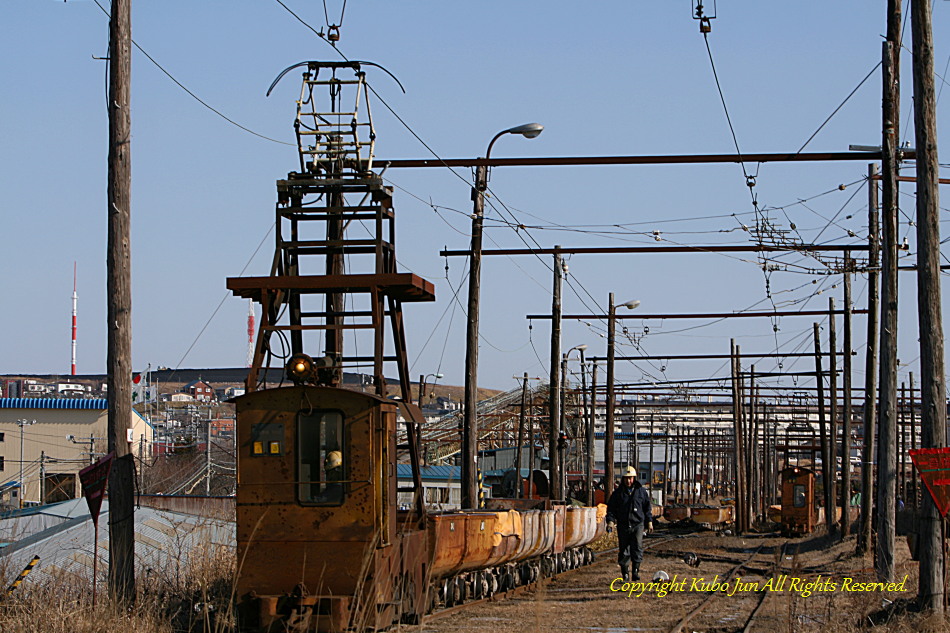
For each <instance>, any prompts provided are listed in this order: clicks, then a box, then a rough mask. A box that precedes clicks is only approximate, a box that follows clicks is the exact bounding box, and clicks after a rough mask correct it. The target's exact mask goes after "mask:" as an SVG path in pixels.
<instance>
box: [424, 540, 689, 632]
mask: <svg viewBox="0 0 950 633" xmlns="http://www.w3.org/2000/svg"><path fill="white" fill-rule="evenodd" d="M689 536H690V535H676V536H662V535H661V536H659V537H657V538H652V539H650V541H649V542H648V543H646V544H645V545H644V547H643V549H644V551H646V550H649V549H651V548H653V547H656V546H658V545H662V544H664V543H668V542H670V541H676V540H680V539H683V538H688V537H689ZM616 552H617V548H616V547H613V548H610V549H606V550H601V551H598V552H595V554H596V558H595V559H594V562H592V563H591V564H589V565H584V566H582V567H578V568H575V569H569V570H567V571H563V572H561V573H559V574H556V575H555V576H550V577H546V578H541V579H539V580H537V581H535V582H531V583H528V584H525V585H521V586H519V587H515V588H513V589H509V590H507V591H499V592H497V593H495V594H493V595H491V596H488V597H485V598H479V599H472V600H467V601H466V602H464V603H462V604H457V605H454V606H451V607H443V608H441V609H438V610H436V611H433V612H432V613H429V614H428V615H426V616H425V619H424V622H425V623H428V622H431V621H433V620H438V619H441V618H444V617H446V616H449V615H452V614H455V613H458V612H460V611H464V610H467V609H470V608H472V607H475V606H477V605H480V604H485V603H489V602H500V601H503V600H510V599H513V598H517V597H519V596H521V595H523V594H526V593H528V592H530V591H536V590H537V589H538V588H539V587H540V586H541V584H542V583H544V582H547V581H550V580H551V579H552V578H557V579H558V580H559V581H563V580H564V579H566V578H570V577H572V576H576V575H577V574H579V573H580V572H582V571H585V570H590V569H592V568H594V567H597V566H601V565H603V564H605V563H614V562H615V561H614V557H613V556H612V554H615V553H616ZM597 589H600V587H597ZM574 591H584V588H575V589H574Z"/></svg>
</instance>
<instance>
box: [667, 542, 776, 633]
mask: <svg viewBox="0 0 950 633" xmlns="http://www.w3.org/2000/svg"><path fill="white" fill-rule="evenodd" d="M763 547H764V544H763V545H759V547H758V548H756V550H755V551H754V552H753V553H752V556H750V557H749V558H748V559H747V560H745V561H743V562H741V563H739V564H738V565H736V566H735V567H733V568H732V569H731V570H730V571H729V573H728V574H727V575H726V578H727V582H728V581H729V580H732V578H733V576H735V574H736V572H738V571H739V570H740V569H742V568H743V567H745V566H746V565H747V564H748V563H750V562H751V561H752V559H754V558H755V557H756V556H758V555H759V552H760V551H762V548H763ZM718 595H719V593H718V592H715V591H714V592H711V593H710V594H709V597H708V598H706V599H705V600H703V601H702V602H701V603H700V604H699V606H697V607H696V608H695V609H693V610H692V611H690V612H689V613H687V614H686V615H685V616H683V618H682V619H681V620H680V621H679V622H677V623H676V624H675V625H673V628H671V629H670V633H683V629H684V628H685V627H686V625H687V624H689V621H690V620H691V619H693V617H695V616H696V615H698V614H699V613H700V612H702V611H703V609H705V608H706V607H707V606H709V605H710V604H711V603H712V601H713V600H714V599H715V598H716V596H718Z"/></svg>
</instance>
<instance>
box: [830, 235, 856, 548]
mask: <svg viewBox="0 0 950 633" xmlns="http://www.w3.org/2000/svg"><path fill="white" fill-rule="evenodd" d="M851 263H852V262H851V254H850V253H847V252H846V253H845V254H844V350H842V351H843V353H844V426H843V428H842V433H841V538H842V539H844V537H846V536H847V535H848V534H849V533H850V532H851V516H850V515H851V413H852V412H851V345H852V343H851ZM831 318H834V316H832V317H831ZM833 352H834V350H832V354H831V357H832V358H834V353H833Z"/></svg>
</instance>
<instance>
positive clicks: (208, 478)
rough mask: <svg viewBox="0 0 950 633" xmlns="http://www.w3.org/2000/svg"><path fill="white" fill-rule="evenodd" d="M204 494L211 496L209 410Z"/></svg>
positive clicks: (209, 416) (209, 414) (209, 412)
mask: <svg viewBox="0 0 950 633" xmlns="http://www.w3.org/2000/svg"><path fill="white" fill-rule="evenodd" d="M205 473H206V475H205V496H206V497H210V496H211V410H210V409H209V410H208V431H207V435H206V436H205Z"/></svg>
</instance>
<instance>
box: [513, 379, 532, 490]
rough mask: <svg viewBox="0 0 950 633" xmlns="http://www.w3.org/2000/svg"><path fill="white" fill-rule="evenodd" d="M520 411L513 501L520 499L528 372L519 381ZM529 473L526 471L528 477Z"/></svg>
mask: <svg viewBox="0 0 950 633" xmlns="http://www.w3.org/2000/svg"><path fill="white" fill-rule="evenodd" d="M521 381H522V382H521V411H520V412H519V413H518V448H517V449H516V450H515V473H516V475H515V481H517V482H518V487H517V488H516V489H515V499H520V498H521V448H522V447H523V446H524V420H525V417H526V416H527V413H528V412H527V410H526V409H527V406H528V372H525V373H524V377H522V379H521ZM530 476H531V471H530V470H529V471H528V477H530Z"/></svg>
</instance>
